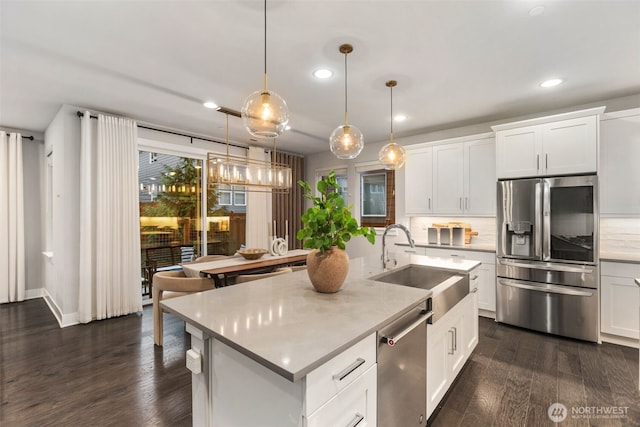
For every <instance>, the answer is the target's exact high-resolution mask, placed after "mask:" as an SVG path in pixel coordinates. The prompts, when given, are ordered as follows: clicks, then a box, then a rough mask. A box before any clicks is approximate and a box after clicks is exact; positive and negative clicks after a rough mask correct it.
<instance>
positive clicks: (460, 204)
mask: <svg viewBox="0 0 640 427" xmlns="http://www.w3.org/2000/svg"><path fill="white" fill-rule="evenodd" d="M460 210H462V197H460Z"/></svg>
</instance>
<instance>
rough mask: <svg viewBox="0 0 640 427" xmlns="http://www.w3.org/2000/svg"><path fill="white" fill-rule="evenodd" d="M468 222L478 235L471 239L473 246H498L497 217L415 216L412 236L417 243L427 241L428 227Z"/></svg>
mask: <svg viewBox="0 0 640 427" xmlns="http://www.w3.org/2000/svg"><path fill="white" fill-rule="evenodd" d="M453 221H456V222H466V223H469V224H471V230H472V231H477V232H478V235H477V236H473V237H472V238H471V243H472V244H478V245H488V246H495V244H496V219H495V217H489V218H486V217H465V218H455V217H433V216H414V217H411V236H412V237H413V239H414V240H415V241H416V242H417V243H425V242H426V241H427V227H431V226H432V224H433V223H434V222H435V223H440V222H453Z"/></svg>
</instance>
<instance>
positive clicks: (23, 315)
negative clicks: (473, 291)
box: [0, 299, 640, 427]
mask: <svg viewBox="0 0 640 427" xmlns="http://www.w3.org/2000/svg"><path fill="white" fill-rule="evenodd" d="M164 344H165V345H164V348H158V347H154V345H153V323H152V319H151V309H150V307H145V309H144V313H143V315H142V316H138V315H131V316H125V317H121V318H116V319H110V320H106V321H100V322H93V323H90V324H88V325H78V326H72V327H68V328H64V329H60V328H59V327H58V324H57V322H56V321H55V319H54V317H53V315H52V314H51V313H50V311H49V309H48V307H47V306H46V304H45V303H44V301H43V300H41V299H36V300H30V301H26V302H23V303H18V304H3V305H0V386H1V387H0V426H3V427H4V426H10V427H13V426H19V427H22V426H125V425H126V426H134V425H135V426H151V425H154V426H155V425H158V426H188V425H191V375H190V373H189V371H188V370H187V369H186V368H185V360H184V355H185V351H186V350H187V349H188V347H189V341H188V336H187V335H186V334H185V332H184V327H183V323H182V322H181V321H179V320H178V319H176V318H175V317H173V316H170V315H165V335H164ZM637 389H638V350H637V349H631V348H627V347H621V346H616V345H612V344H602V345H595V344H589V343H584V342H580V341H574V340H567V339H562V338H558V337H553V336H549V335H545V334H538V333H535V332H530V331H526V330H522V329H518V328H513V327H509V326H506V325H502V324H497V323H495V322H494V321H492V320H489V319H485V318H480V339H479V343H478V347H477V349H476V350H475V351H474V353H473V354H472V356H471V358H470V360H469V361H468V362H467V364H466V366H465V367H464V369H463V371H462V372H461V374H460V376H459V377H458V380H457V381H456V382H455V383H454V385H453V386H452V388H451V389H450V391H449V393H447V395H446V396H445V398H444V399H443V402H442V404H441V405H440V408H439V409H438V410H437V412H436V413H435V414H434V416H432V418H431V419H430V424H431V425H432V426H434V427H435V426H438V427H440V426H445V427H451V426H459V425H465V426H480V427H482V426H533V427H535V426H547V425H553V423H552V422H551V421H550V419H549V418H548V416H547V410H548V407H549V405H550V404H552V403H555V402H558V403H562V404H564V405H565V406H566V407H567V408H568V411H569V412H571V410H572V407H582V408H586V407H597V408H599V407H611V406H617V407H620V406H626V407H628V409H627V413H626V417H625V418H622V419H616V420H611V419H602V418H590V419H586V418H583V419H572V418H571V416H569V418H567V419H566V420H565V421H564V422H563V423H561V424H559V425H581V426H588V425H597V426H600V425H602V426H609V425H612V426H620V425H628V426H639V425H640V394H639V393H638V390H637ZM252 427H253V426H252ZM392 427H402V426H392Z"/></svg>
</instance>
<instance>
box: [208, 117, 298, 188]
mask: <svg viewBox="0 0 640 427" xmlns="http://www.w3.org/2000/svg"><path fill="white" fill-rule="evenodd" d="M218 111H220V112H222V113H224V114H225V115H226V121H227V122H226V148H227V152H226V155H224V154H219V153H207V168H208V174H207V182H208V184H209V189H210V190H213V191H215V190H216V189H217V188H218V186H220V185H225V186H239V187H244V191H249V192H265V193H288V192H289V189H290V188H291V185H292V181H293V179H292V177H293V173H292V170H291V167H290V166H289V165H286V164H283V163H277V162H276V158H277V155H276V140H275V139H274V140H273V152H272V157H273V158H272V161H267V160H266V159H265V160H258V159H251V158H249V157H242V156H234V155H231V154H229V115H230V114H231V115H234V116H237V117H240V114H239V113H238V112H237V111H234V110H231V109H229V108H225V107H220V108H219V109H218Z"/></svg>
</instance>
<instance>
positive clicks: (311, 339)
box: [161, 254, 480, 381]
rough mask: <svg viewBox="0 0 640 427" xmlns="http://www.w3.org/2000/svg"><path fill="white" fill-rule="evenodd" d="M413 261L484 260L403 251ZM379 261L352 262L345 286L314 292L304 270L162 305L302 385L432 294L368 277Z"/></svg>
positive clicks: (454, 264) (460, 266) (463, 264)
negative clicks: (330, 291)
mask: <svg viewBox="0 0 640 427" xmlns="http://www.w3.org/2000/svg"><path fill="white" fill-rule="evenodd" d="M407 263H412V264H420V265H425V266H431V267H436V268H446V269H450V270H453V271H460V272H468V271H470V270H472V269H473V268H475V267H476V266H478V265H479V264H480V263H479V262H477V261H470V260H448V259H444V258H431V257H426V256H419V255H412V254H399V255H398V267H401V266H403V265H406V264H407ZM381 272H382V265H381V262H380V260H379V258H378V257H371V258H357V259H353V260H351V264H350V268H349V275H348V276H347V279H346V281H345V285H344V286H343V288H342V289H341V290H340V291H339V292H337V293H335V294H321V293H318V292H316V291H315V290H314V289H313V287H312V285H311V283H310V282H309V278H308V275H307V272H306V271H298V272H296V273H292V274H287V275H283V276H277V277H273V278H267V279H263V280H260V281H254V282H249V283H244V284H241V285H234V286H229V287H225V288H221V289H215V290H212V291H207V292H201V293H197V294H192V295H187V296H183V297H178V298H172V299H170V300H166V301H163V302H162V303H161V305H162V306H163V307H164V309H165V310H167V311H169V312H172V313H174V314H176V315H177V316H179V317H180V318H182V319H183V320H185V321H186V322H187V323H189V324H191V325H192V326H194V327H196V328H197V329H199V330H201V331H202V332H203V333H204V334H205V335H208V336H211V337H213V338H215V339H217V340H220V341H221V342H224V343H225V344H227V345H228V346H230V347H232V348H233V349H235V350H237V351H239V352H240V353H242V354H244V355H246V356H248V357H249V358H251V359H253V360H254V361H256V362H258V363H260V364H261V365H263V366H265V367H267V368H268V369H270V370H272V371H273V372H275V373H277V374H279V375H281V376H282V377H284V378H286V379H288V380H289V381H297V380H299V379H301V378H302V377H304V376H305V375H306V374H307V373H309V372H310V371H312V370H313V369H315V368H316V367H318V366H320V365H321V364H323V363H324V362H326V361H327V360H329V359H331V358H332V357H333V356H335V355H336V354H339V353H340V352H342V351H343V350H345V349H346V348H348V347H350V346H351V345H353V344H354V343H356V342H358V341H359V340H361V339H362V338H363V337H365V336H367V335H369V334H371V333H372V332H375V331H376V330H378V329H380V328H381V327H382V326H384V325H386V324H388V323H390V322H391V321H393V320H395V319H396V318H398V317H400V316H401V315H403V314H404V313H406V312H407V311H408V310H410V309H411V308H412V307H414V306H415V305H417V304H419V303H420V302H422V301H425V300H426V299H427V298H428V297H429V296H430V295H431V291H428V290H424V289H417V288H411V287H406V286H399V285H393V284H387V283H383V282H375V281H373V280H368V279H367V277H371V276H373V275H374V274H378V273H381Z"/></svg>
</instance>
